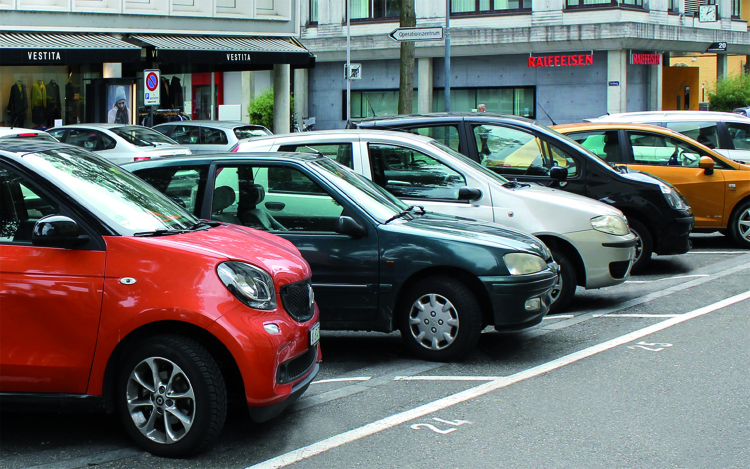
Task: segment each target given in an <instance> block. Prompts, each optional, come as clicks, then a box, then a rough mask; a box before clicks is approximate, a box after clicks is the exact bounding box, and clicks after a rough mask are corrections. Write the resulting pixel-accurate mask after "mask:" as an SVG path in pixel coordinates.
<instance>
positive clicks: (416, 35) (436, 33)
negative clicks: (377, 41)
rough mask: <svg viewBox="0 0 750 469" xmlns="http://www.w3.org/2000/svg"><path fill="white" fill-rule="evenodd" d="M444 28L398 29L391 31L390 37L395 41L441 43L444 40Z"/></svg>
mask: <svg viewBox="0 0 750 469" xmlns="http://www.w3.org/2000/svg"><path fill="white" fill-rule="evenodd" d="M443 33H444V29H443V27H442V26H436V27H434V28H398V29H394V30H393V31H391V34H389V35H388V36H389V37H390V38H391V39H393V40H394V41H398V42H405V41H440V40H442V39H444V38H443Z"/></svg>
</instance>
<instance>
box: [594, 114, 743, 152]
mask: <svg viewBox="0 0 750 469" xmlns="http://www.w3.org/2000/svg"><path fill="white" fill-rule="evenodd" d="M584 121H585V122H620V123H629V124H652V125H659V126H662V127H667V128H669V129H672V130H674V131H675V132H679V133H681V134H683V135H686V136H688V137H690V138H692V139H693V140H697V141H698V142H700V143H702V144H704V145H706V146H707V147H708V148H711V149H713V150H716V152H717V153H720V154H722V155H724V156H726V157H727V158H731V159H733V160H735V161H738V162H740V163H745V164H748V163H750V118H748V117H746V116H743V115H741V114H737V113H732V112H715V111H644V112H622V113H619V114H607V115H604V116H600V117H594V118H591V119H584Z"/></svg>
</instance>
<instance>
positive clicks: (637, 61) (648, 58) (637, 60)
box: [630, 52, 661, 65]
mask: <svg viewBox="0 0 750 469" xmlns="http://www.w3.org/2000/svg"><path fill="white" fill-rule="evenodd" d="M630 65H661V54H636V53H635V52H633V53H631V54H630Z"/></svg>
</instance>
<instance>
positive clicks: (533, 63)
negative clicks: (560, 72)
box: [529, 54, 594, 67]
mask: <svg viewBox="0 0 750 469" xmlns="http://www.w3.org/2000/svg"><path fill="white" fill-rule="evenodd" d="M593 64H594V55H593V54H578V55H545V56H543V57H534V56H533V55H532V56H530V57H529V67H580V66H582V65H593Z"/></svg>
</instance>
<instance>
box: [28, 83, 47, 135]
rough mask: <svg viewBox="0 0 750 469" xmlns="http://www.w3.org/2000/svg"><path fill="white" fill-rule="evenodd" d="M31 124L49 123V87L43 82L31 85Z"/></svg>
mask: <svg viewBox="0 0 750 469" xmlns="http://www.w3.org/2000/svg"><path fill="white" fill-rule="evenodd" d="M31 122H33V123H34V124H36V125H44V124H46V123H47V87H46V86H45V85H44V82H43V81H42V80H37V81H36V83H34V84H33V85H31Z"/></svg>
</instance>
